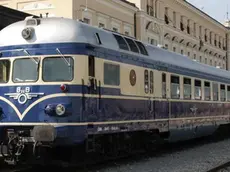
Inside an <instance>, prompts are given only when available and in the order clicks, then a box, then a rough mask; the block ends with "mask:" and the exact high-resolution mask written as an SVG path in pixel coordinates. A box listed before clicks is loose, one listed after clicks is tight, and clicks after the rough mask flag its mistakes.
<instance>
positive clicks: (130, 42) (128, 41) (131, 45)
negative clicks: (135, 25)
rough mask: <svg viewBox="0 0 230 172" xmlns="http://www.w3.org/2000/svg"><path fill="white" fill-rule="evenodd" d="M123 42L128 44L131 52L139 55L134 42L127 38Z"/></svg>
mask: <svg viewBox="0 0 230 172" xmlns="http://www.w3.org/2000/svg"><path fill="white" fill-rule="evenodd" d="M125 40H126V41H127V43H128V44H129V47H130V50H131V51H132V52H135V53H139V49H138V47H137V45H136V44H135V42H134V41H133V40H131V39H129V38H125Z"/></svg>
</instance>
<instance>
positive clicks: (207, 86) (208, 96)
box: [204, 82, 211, 100]
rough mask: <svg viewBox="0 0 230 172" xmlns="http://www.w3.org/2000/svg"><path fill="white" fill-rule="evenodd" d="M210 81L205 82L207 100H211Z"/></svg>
mask: <svg viewBox="0 0 230 172" xmlns="http://www.w3.org/2000/svg"><path fill="white" fill-rule="evenodd" d="M210 91H211V89H210V82H204V98H205V100H211V94H210Z"/></svg>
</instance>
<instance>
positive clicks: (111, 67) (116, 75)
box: [104, 63, 120, 86]
mask: <svg viewBox="0 0 230 172" xmlns="http://www.w3.org/2000/svg"><path fill="white" fill-rule="evenodd" d="M104 84H105V85H114V86H119V85H120V66H119V65H116V64H110V63H104Z"/></svg>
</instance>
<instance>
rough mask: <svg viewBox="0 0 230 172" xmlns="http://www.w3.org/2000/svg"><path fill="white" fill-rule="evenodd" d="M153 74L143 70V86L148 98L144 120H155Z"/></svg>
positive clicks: (150, 71)
mask: <svg viewBox="0 0 230 172" xmlns="http://www.w3.org/2000/svg"><path fill="white" fill-rule="evenodd" d="M153 80H154V73H153V71H152V70H145V71H144V84H145V94H146V96H148V103H147V106H148V108H147V111H145V112H146V116H145V118H146V119H155V116H154V106H155V101H154V81H153Z"/></svg>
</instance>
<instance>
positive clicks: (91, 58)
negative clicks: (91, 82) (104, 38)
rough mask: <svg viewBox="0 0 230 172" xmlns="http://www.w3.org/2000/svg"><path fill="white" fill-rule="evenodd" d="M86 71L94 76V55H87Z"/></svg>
mask: <svg viewBox="0 0 230 172" xmlns="http://www.w3.org/2000/svg"><path fill="white" fill-rule="evenodd" d="M88 72H89V76H92V77H95V58H94V56H89V61H88Z"/></svg>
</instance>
